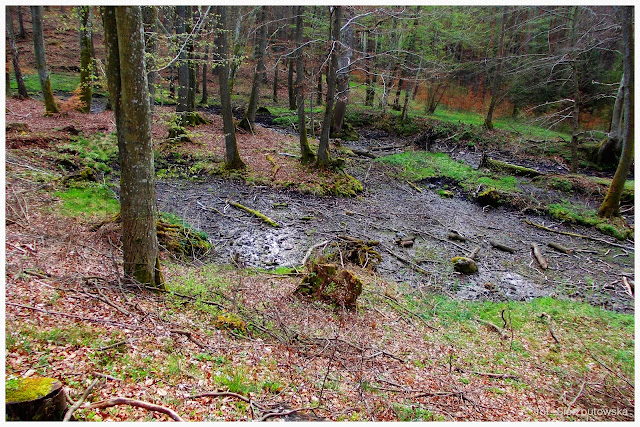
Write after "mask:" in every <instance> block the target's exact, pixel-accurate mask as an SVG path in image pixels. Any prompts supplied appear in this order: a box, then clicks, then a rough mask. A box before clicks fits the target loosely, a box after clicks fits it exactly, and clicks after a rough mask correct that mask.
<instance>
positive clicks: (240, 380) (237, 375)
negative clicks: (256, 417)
mask: <svg viewBox="0 0 640 427" xmlns="http://www.w3.org/2000/svg"><path fill="white" fill-rule="evenodd" d="M214 380H215V382H216V383H218V384H219V385H220V386H221V387H224V388H226V389H227V390H229V391H230V392H232V393H238V394H242V395H245V396H246V395H247V393H250V392H255V391H258V388H257V386H256V385H255V384H253V383H251V381H250V380H249V378H248V376H247V371H246V369H244V368H238V369H235V370H234V369H232V368H227V369H224V370H223V371H222V372H218V373H216V374H215V376H214Z"/></svg>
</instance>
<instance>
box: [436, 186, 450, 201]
mask: <svg viewBox="0 0 640 427" xmlns="http://www.w3.org/2000/svg"><path fill="white" fill-rule="evenodd" d="M438 194H439V195H440V197H442V198H444V199H450V198H451V197H453V191H451V190H443V189H442V188H441V189H439V190H438Z"/></svg>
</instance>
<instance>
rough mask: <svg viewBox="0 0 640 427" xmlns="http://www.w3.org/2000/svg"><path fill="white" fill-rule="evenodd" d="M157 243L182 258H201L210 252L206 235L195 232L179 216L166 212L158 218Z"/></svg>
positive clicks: (202, 232) (161, 213)
mask: <svg viewBox="0 0 640 427" xmlns="http://www.w3.org/2000/svg"><path fill="white" fill-rule="evenodd" d="M158 242H159V243H160V245H162V246H164V247H165V248H166V249H167V250H168V251H170V252H172V253H174V254H176V255H178V256H179V257H182V258H197V257H201V256H204V255H206V254H207V253H208V252H209V251H210V250H211V243H209V236H208V235H207V233H205V232H204V231H199V230H195V229H194V228H193V227H192V226H191V224H189V223H187V222H186V221H185V220H183V219H182V218H180V217H179V216H177V215H175V214H171V213H167V212H160V218H158Z"/></svg>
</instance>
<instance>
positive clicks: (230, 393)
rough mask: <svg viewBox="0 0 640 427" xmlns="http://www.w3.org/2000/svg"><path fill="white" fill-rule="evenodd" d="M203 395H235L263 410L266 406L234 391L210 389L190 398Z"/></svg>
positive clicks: (197, 397) (234, 396)
mask: <svg viewBox="0 0 640 427" xmlns="http://www.w3.org/2000/svg"><path fill="white" fill-rule="evenodd" d="M201 397H233V398H235V399H239V400H242V401H243V402H247V403H249V404H250V405H254V406H255V407H256V408H258V409H260V410H261V411H263V410H264V408H263V407H262V406H261V405H258V404H257V403H256V402H254V401H253V400H251V399H250V398H248V397H246V396H243V395H241V394H238V393H233V392H231V391H209V392H205V393H200V394H196V395H193V396H190V397H189V398H190V399H199V398H201Z"/></svg>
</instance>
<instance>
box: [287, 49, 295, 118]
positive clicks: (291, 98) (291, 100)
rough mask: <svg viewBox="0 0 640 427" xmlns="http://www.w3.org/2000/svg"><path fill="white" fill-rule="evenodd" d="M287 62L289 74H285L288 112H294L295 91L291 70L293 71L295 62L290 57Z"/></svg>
mask: <svg viewBox="0 0 640 427" xmlns="http://www.w3.org/2000/svg"><path fill="white" fill-rule="evenodd" d="M287 62H288V64H289V72H288V74H287V88H288V89H289V110H295V109H296V91H295V88H294V87H293V70H294V68H293V67H294V65H295V61H294V59H293V57H290V58H289V59H288V61H287Z"/></svg>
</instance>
